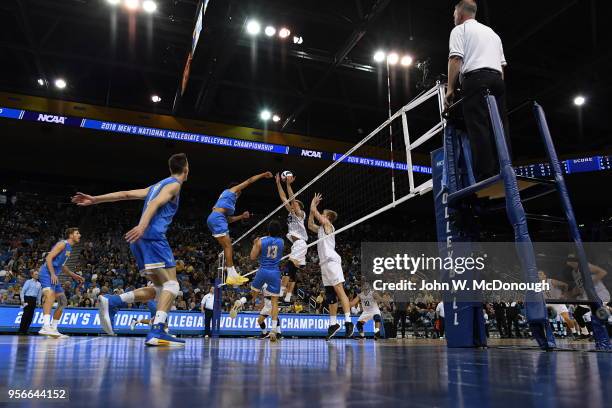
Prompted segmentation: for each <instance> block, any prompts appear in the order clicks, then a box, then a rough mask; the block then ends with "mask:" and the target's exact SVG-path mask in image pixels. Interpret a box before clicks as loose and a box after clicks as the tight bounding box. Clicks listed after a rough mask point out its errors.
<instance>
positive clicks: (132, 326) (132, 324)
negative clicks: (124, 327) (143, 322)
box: [130, 319, 138, 331]
mask: <svg viewBox="0 0 612 408" xmlns="http://www.w3.org/2000/svg"><path fill="white" fill-rule="evenodd" d="M136 323H138V320H136V319H132V321H131V322H130V330H132V331H134V329H135V328H136Z"/></svg>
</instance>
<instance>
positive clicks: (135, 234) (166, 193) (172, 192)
mask: <svg viewBox="0 0 612 408" xmlns="http://www.w3.org/2000/svg"><path fill="white" fill-rule="evenodd" d="M180 189H181V187H180V184H179V183H171V184H166V185H165V186H164V187H162V189H161V190H160V192H159V194H157V197H155V198H154V199H153V200H151V201H149V203H148V204H147V208H146V209H145V211H144V213H143V214H142V217H140V222H139V223H138V225H137V226H135V227H134V228H132V229H131V230H130V231H128V233H127V234H125V239H126V241H128V242H129V243H130V244H131V243H133V242H136V241H138V240H139V239H140V238H141V237H142V236H143V235H144V233H145V231H146V229H147V228H148V227H149V223H150V222H151V219H152V218H153V216H154V215H155V213H156V212H157V210H158V209H159V207H161V206H163V205H164V204H166V203H167V202H168V201H170V200H172V198H173V197H175V196H176V195H177V194H178V193H179V191H180Z"/></svg>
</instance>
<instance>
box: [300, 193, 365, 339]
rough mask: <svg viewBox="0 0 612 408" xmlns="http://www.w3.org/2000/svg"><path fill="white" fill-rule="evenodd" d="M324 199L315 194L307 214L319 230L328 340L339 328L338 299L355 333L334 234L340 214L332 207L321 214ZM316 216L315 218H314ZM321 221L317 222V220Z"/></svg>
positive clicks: (346, 324)
mask: <svg viewBox="0 0 612 408" xmlns="http://www.w3.org/2000/svg"><path fill="white" fill-rule="evenodd" d="M321 200H323V197H322V196H321V194H319V193H317V194H315V196H314V198H313V199H312V202H311V203H310V214H309V215H308V229H309V230H311V231H312V232H315V233H317V234H318V238H319V241H318V242H317V252H318V254H319V265H320V267H321V277H322V279H323V286H325V299H326V300H327V303H328V304H329V322H330V326H329V328H328V329H327V337H326V338H325V339H326V340H330V339H331V338H332V337H334V336H335V335H336V333H338V331H339V330H340V325H339V324H338V321H337V317H336V315H337V313H338V300H339V301H340V303H341V304H342V310H344V327H345V331H346V337H347V338H351V337H352V336H353V329H354V327H353V323H352V322H351V307H350V302H349V299H348V296H346V293H345V292H344V286H343V283H344V273H343V272H342V261H341V259H340V255H338V253H337V252H336V236H335V234H334V232H335V228H334V224H333V223H334V221H336V219H337V218H338V214H337V213H336V212H335V211H332V210H323V213H322V214H321V213H320V212H319V210H318V209H317V206H318V205H319V203H320V202H321ZM315 220H316V222H315ZM317 223H318V224H317Z"/></svg>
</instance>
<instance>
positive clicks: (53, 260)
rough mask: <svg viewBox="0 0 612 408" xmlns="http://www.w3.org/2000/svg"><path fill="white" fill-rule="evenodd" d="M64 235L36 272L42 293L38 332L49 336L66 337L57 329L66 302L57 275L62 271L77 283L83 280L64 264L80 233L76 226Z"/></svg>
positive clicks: (79, 237) (79, 238) (78, 239)
mask: <svg viewBox="0 0 612 408" xmlns="http://www.w3.org/2000/svg"><path fill="white" fill-rule="evenodd" d="M64 236H65V237H66V239H65V240H62V241H60V242H58V243H57V244H55V246H54V247H53V249H51V251H49V253H48V254H47V256H46V257H45V263H44V264H43V266H42V267H41V268H40V272H39V274H38V276H39V280H40V284H41V286H42V291H43V295H44V301H43V327H42V328H41V329H40V331H39V332H38V333H39V334H42V335H45V336H49V337H68V336H66V335H65V334H61V333H60V332H59V331H58V330H57V325H58V324H59V321H60V317H62V310H63V308H64V306H66V305H67V304H68V301H67V299H66V295H65V294H64V289H63V288H62V285H61V283H59V279H58V276H59V275H60V274H61V273H62V272H64V273H66V274H67V275H69V276H70V277H71V278H72V279H74V280H76V281H77V282H79V283H83V282H84V280H85V279H83V277H82V276H79V275H77V274H76V273H74V272H72V271H71V270H70V269H69V268H68V267H67V266H66V261H67V260H68V258H70V252H71V251H72V247H73V246H74V245H75V244H77V243H78V242H79V241H80V240H81V233H80V232H79V229H78V228H68V229H67V230H66V233H65V234H64ZM56 299H57V309H55V313H54V314H53V322H52V321H51V309H53V303H55V300H56Z"/></svg>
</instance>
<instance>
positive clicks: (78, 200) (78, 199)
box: [70, 193, 96, 207]
mask: <svg viewBox="0 0 612 408" xmlns="http://www.w3.org/2000/svg"><path fill="white" fill-rule="evenodd" d="M70 201H72V202H73V203H74V204H76V205H79V206H82V207H86V206H88V205H94V204H96V198H95V197H94V196H90V195H89V194H85V193H76V194H75V195H74V196H73V197H72V199H71V200H70Z"/></svg>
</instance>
